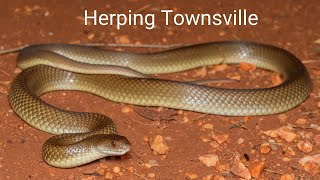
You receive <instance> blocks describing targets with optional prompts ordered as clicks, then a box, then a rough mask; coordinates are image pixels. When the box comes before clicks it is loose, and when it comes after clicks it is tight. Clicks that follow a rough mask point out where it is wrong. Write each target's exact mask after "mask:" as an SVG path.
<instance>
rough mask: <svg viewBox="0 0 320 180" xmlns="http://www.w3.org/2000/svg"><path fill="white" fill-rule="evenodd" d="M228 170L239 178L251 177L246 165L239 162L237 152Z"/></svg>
mask: <svg viewBox="0 0 320 180" xmlns="http://www.w3.org/2000/svg"><path fill="white" fill-rule="evenodd" d="M230 171H231V173H232V174H234V175H236V176H239V177H241V178H244V179H251V174H250V172H249V170H248V168H246V166H245V165H244V164H243V163H242V162H241V160H240V158H239V154H238V155H236V156H235V158H234V160H233V163H232V166H231V170H230Z"/></svg>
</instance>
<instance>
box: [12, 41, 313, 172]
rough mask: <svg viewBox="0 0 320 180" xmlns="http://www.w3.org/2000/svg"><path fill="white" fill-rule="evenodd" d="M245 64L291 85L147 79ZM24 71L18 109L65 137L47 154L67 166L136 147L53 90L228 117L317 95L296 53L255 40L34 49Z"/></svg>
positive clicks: (22, 60)
mask: <svg viewBox="0 0 320 180" xmlns="http://www.w3.org/2000/svg"><path fill="white" fill-rule="evenodd" d="M239 62H248V63H252V64H255V65H256V66H257V67H260V68H264V69H268V70H271V71H276V72H279V73H281V74H282V75H283V77H284V79H285V80H284V82H283V83H282V84H280V85H277V86H274V87H271V88H261V89H223V88H212V87H207V86H200V85H195V84H191V83H184V82H175V81H167V80H159V79H153V78H144V77H146V74H153V73H171V72H177V71H184V70H187V69H192V68H195V67H200V66H206V65H213V64H221V63H227V64H233V63H239ZM18 66H19V67H20V68H22V69H24V70H23V71H22V72H21V73H20V74H19V75H18V76H17V77H16V79H15V80H14V82H13V84H12V87H11V89H10V91H9V101H10V104H11V106H12V108H13V110H14V111H15V112H16V113H17V114H18V115H19V116H20V117H21V118H22V119H23V120H25V121H26V122H27V123H28V124H30V125H31V126H33V127H35V128H38V129H40V130H42V131H45V132H48V133H52V134H58V135H57V136H54V137H52V138H50V139H48V140H47V141H46V142H45V144H44V147H43V151H44V152H43V157H44V160H45V161H46V162H47V163H48V164H50V165H52V166H56V167H61V168H70V167H75V166H79V165H82V164H85V163H88V162H91V161H94V160H96V159H99V158H102V157H105V156H108V155H122V154H125V153H126V152H128V151H129V150H130V143H129V141H128V140H127V139H126V138H125V137H123V136H120V135H117V134H116V128H115V125H114V123H113V122H112V120H111V119H109V118H108V117H106V116H103V115H100V114H96V113H85V112H70V111H66V110H62V109H58V108H56V107H54V106H52V105H49V104H48V103H46V102H44V101H43V100H41V99H40V98H39V96H40V95H41V94H43V93H46V92H49V91H56V90H78V91H86V92H90V93H93V94H96V95H98V96H101V97H103V98H106V99H109V100H112V101H116V102H122V103H129V104H135V105H143V106H163V107H168V108H174V109H183V110H190V111H196V112H201V113H208V114H219V115H227V116H252V115H268V114H276V113H281V112H284V111H287V110H289V109H292V108H294V107H296V106H297V105H299V104H301V103H302V102H303V101H304V100H305V99H306V98H307V97H308V96H309V94H310V91H311V82H310V79H309V74H308V72H307V70H306V68H305V67H304V65H303V64H302V63H301V61H300V60H299V59H297V58H296V57H295V56H294V55H292V54H291V53H289V52H287V51H285V50H283V49H280V48H276V47H273V46H268V45H262V44H257V43H249V42H216V43H210V44H203V45H196V46H190V47H184V48H179V49H174V50H169V51H164V52H159V53H151V54H136V53H127V52H115V51H110V50H101V49H98V48H94V47H87V46H80V45H64V44H51V45H34V46H30V47H27V48H25V49H23V50H22V51H21V52H20V53H19V56H18ZM103 73H111V74H107V75H101V74H103ZM119 74H120V75H119ZM123 75H125V76H123ZM128 76H130V77H128Z"/></svg>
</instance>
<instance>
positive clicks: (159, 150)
mask: <svg viewBox="0 0 320 180" xmlns="http://www.w3.org/2000/svg"><path fill="white" fill-rule="evenodd" d="M149 143H150V147H151V149H152V150H153V152H154V154H168V152H169V146H168V145H167V143H166V141H165V140H164V138H163V137H162V136H160V135H157V136H156V137H154V138H153V139H152V140H151V141H150V142H149Z"/></svg>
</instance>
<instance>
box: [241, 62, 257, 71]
mask: <svg viewBox="0 0 320 180" xmlns="http://www.w3.org/2000/svg"><path fill="white" fill-rule="evenodd" d="M239 68H240V69H241V70H243V71H250V70H255V69H256V68H257V66H256V65H254V64H250V63H246V62H240V63H239Z"/></svg>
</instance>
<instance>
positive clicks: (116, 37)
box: [0, 0, 320, 179]
mask: <svg viewBox="0 0 320 180" xmlns="http://www.w3.org/2000/svg"><path fill="white" fill-rule="evenodd" d="M0 7H2V8H1V11H0V24H1V28H0V48H1V49H8V48H13V47H17V46H21V45H24V44H39V43H93V42H99V43H107V44H108V43H130V44H155V45H170V44H199V43H204V42H214V41H221V40H250V41H257V42H262V43H267V44H271V45H275V46H279V47H282V48H285V49H287V50H289V51H290V52H292V53H294V54H295V55H297V56H298V57H299V58H300V59H301V60H303V61H307V60H317V59H319V55H317V54H316V53H315V51H314V48H315V45H314V43H313V42H314V41H315V40H316V39H319V38H320V31H319V30H320V21H319V18H320V14H319V12H320V3H319V1H318V0H308V1H294V0H284V1H281V2H280V1H276V0H270V1H268V2H266V1H197V2H196V1H175V2H173V1H170V2H169V1H163V0H161V1H154V2H152V3H151V2H150V1H137V0H128V1H115V2H112V3H111V2H107V1H95V2H92V1H86V0H77V1H72V2H71V1H62V0H57V1H41V0H33V1H23V0H11V1H7V0H3V1H1V2H0ZM167 8H169V9H174V10H175V12H178V13H216V12H220V13H222V12H232V11H233V10H234V9H239V8H245V9H247V10H248V11H250V12H254V13H256V14H258V16H259V24H258V25H257V26H251V27H250V26H248V27H239V26H220V27H216V26H182V27H178V26H169V27H166V26H163V22H164V19H163V18H159V17H160V16H159V13H158V11H159V10H160V9H167ZM84 9H88V10H93V9H97V10H98V11H101V12H106V13H108V12H112V13H121V12H127V10H128V9H131V10H133V11H134V10H139V11H140V12H141V13H155V14H156V16H157V15H158V18H156V21H157V22H156V23H157V24H158V26H157V27H156V28H155V29H154V30H146V29H145V28H143V27H134V26H129V27H123V28H121V30H117V29H116V28H115V27H114V26H113V27H102V26H84V25H83V23H82V20H81V16H83V14H84ZM161 24H162V25H161ZM121 50H128V51H139V52H150V51H156V50H157V49H151V48H144V49H138V48H134V49H132V48H131V49H129V48H128V49H124V48H122V49H121ZM15 59H16V54H9V55H4V56H1V57H0V83H1V84H0V90H1V92H2V93H1V94H0V127H1V130H0V179H104V178H105V176H113V178H115V179H143V178H144V179H185V178H189V179H190V178H192V177H197V178H196V179H201V178H203V177H205V176H207V175H210V174H212V175H214V176H216V178H217V177H219V176H220V178H221V177H224V178H226V179H234V178H237V177H236V176H234V175H233V174H232V173H230V172H229V171H228V170H227V171H226V172H219V171H218V170H217V168H215V167H206V166H205V165H204V164H203V163H202V162H200V161H199V160H198V157H199V156H201V155H206V154H217V155H218V156H219V158H220V163H221V164H229V165H231V161H232V159H233V157H232V155H233V154H234V152H237V153H239V154H240V157H241V160H242V161H243V163H244V164H245V165H247V166H249V169H250V167H252V166H253V167H254V164H255V163H257V162H262V161H263V162H265V171H263V172H262V174H261V178H262V179H279V178H280V177H281V176H284V175H285V174H294V175H295V176H296V177H299V176H301V177H306V178H307V179H319V178H320V175H319V173H316V170H317V168H318V169H319V167H317V166H315V167H314V169H312V170H311V171H308V170H307V171H306V170H305V169H304V168H305V167H304V166H301V165H300V164H299V163H298V160H299V159H300V158H302V157H304V156H305V155H307V154H308V155H314V154H319V153H320V151H319V148H320V145H319V144H317V141H316V139H315V138H314V137H316V135H319V133H320V132H319V131H317V130H314V129H308V128H307V129H306V128H294V129H293V130H292V131H293V132H294V133H296V134H299V138H298V139H297V140H295V141H294V142H290V143H289V142H286V141H284V140H283V139H281V138H271V137H269V136H266V135H263V134H261V130H263V131H265V130H272V129H277V128H279V127H281V126H284V125H287V124H288V123H290V124H296V120H297V119H299V118H304V119H306V120H307V122H306V124H305V125H310V124H316V125H319V124H320V122H319V119H320V118H319V117H320V115H319V102H320V99H319V97H320V92H319V87H320V82H319V78H318V76H319V75H320V63H308V64H306V66H307V68H308V71H309V72H310V75H311V78H312V82H313V85H314V87H313V92H312V94H311V96H310V98H309V99H308V100H307V101H306V102H305V103H303V104H302V105H300V106H299V107H297V108H295V109H293V110H290V111H288V112H286V113H285V115H280V116H279V115H270V116H263V117H250V118H243V117H224V116H217V115H202V114H200V113H193V112H188V111H183V112H182V113H181V114H179V115H178V116H177V120H176V121H170V122H164V121H162V122H158V121H150V120H147V119H146V118H143V117H141V116H140V115H138V114H137V113H136V112H134V111H133V112H129V113H123V112H122V110H123V109H124V107H130V108H135V107H134V106H131V105H127V104H120V103H115V102H110V101H108V100H104V99H101V98H99V97H96V96H94V95H91V94H87V93H80V92H54V93H49V94H47V95H45V96H44V97H43V98H44V99H45V100H46V101H48V102H49V103H51V104H54V105H56V106H58V107H61V108H67V109H70V110H76V111H93V112H98V113H102V114H105V115H107V116H109V117H111V118H112V119H114V121H115V123H116V124H117V126H118V130H119V133H120V134H122V135H124V136H126V137H127V138H128V139H129V140H130V142H131V143H132V151H131V152H130V153H129V154H128V155H127V156H125V157H124V158H122V159H117V158H116V159H115V158H111V159H110V158H107V160H100V161H96V162H93V163H90V164H87V165H84V166H81V167H77V168H73V169H58V168H53V167H50V166H48V165H47V164H46V163H44V162H43V160H42V156H41V150H42V144H43V143H44V141H45V140H46V139H48V138H49V137H51V135H50V134H46V133H44V132H41V131H39V130H36V129H34V128H32V127H30V126H29V125H27V124H26V123H25V122H23V121H22V120H21V119H20V118H19V117H18V116H17V115H15V113H14V112H13V111H12V110H11V108H10V106H9V103H8V99H7V96H6V91H7V90H8V89H9V87H10V82H11V81H12V80H13V79H14V77H15V76H16V75H17V71H16V70H15V69H16V63H15ZM213 69H215V68H214V67H213V68H207V69H205V70H208V72H213V71H214V70H213ZM201 70H202V71H201ZM203 71H204V69H200V70H194V71H188V72H187V73H177V75H170V76H163V77H166V78H178V79H195V78H199V77H195V76H197V73H199V72H203ZM209 74H210V73H209ZM210 77H215V78H216V77H218V78H222V77H233V78H240V79H241V81H240V82H239V83H234V84H229V83H228V84H222V85H223V86H224V87H232V88H236V87H238V88H239V87H243V86H245V87H248V88H250V87H251V88H252V87H266V86H270V85H272V84H271V83H272V80H271V79H272V78H271V77H272V74H271V73H269V72H266V71H262V70H253V71H243V70H239V67H238V66H230V68H227V69H225V70H222V71H220V72H217V73H215V74H214V75H211V76H210ZM218 85H219V84H218ZM74 102H77V103H74ZM242 119H245V121H244V125H245V126H246V127H247V129H244V128H231V129H230V128H229V126H230V125H232V124H234V123H236V122H238V121H240V120H242ZM188 120H189V121H188ZM204 124H212V125H213V129H206V128H203V125H204ZM213 132H214V133H215V134H227V135H228V136H229V138H228V140H227V142H225V143H222V144H220V145H219V146H218V147H216V148H213V147H212V146H210V143H212V142H214V140H213V139H212V138H211V137H210V136H211V134H212V133H213ZM303 133H305V134H309V136H303V135H302V134H303ZM156 135H162V136H163V137H164V138H165V139H166V141H167V144H168V146H169V148H170V151H169V153H168V154H167V155H153V154H152V150H151V149H150V145H149V143H148V142H147V141H146V139H148V138H153V137H154V136H156ZM239 138H243V139H244V142H243V143H242V144H240V145H238V143H237V142H238V140H239ZM270 139H274V140H275V141H276V142H277V143H278V144H281V145H279V146H278V145H277V149H276V150H275V149H273V150H272V151H271V152H270V153H268V154H266V155H263V154H261V152H260V150H259V147H260V145H261V144H262V143H264V142H268V141H269V140H270ZM206 140H208V142H206ZM301 140H304V141H310V142H311V143H312V144H313V151H312V152H310V153H304V152H301V151H300V150H298V149H297V147H296V145H297V143H298V142H300V141H301ZM288 148H292V151H293V152H294V154H291V155H290V153H287V151H288ZM245 154H246V155H247V156H248V157H249V158H248V159H247V160H244V159H245V158H243V157H244V156H246V155H245ZM149 160H156V161H157V163H158V164H159V166H156V167H151V168H150V167H148V166H146V164H145V163H148V162H149ZM114 167H120V171H121V173H114V172H113V168H114ZM97 169H99V170H97ZM101 169H102V172H101ZM96 171H98V172H100V174H101V175H99V174H97V173H96ZM312 173H316V175H315V176H313V175H312ZM218 175H219V176H218Z"/></svg>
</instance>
